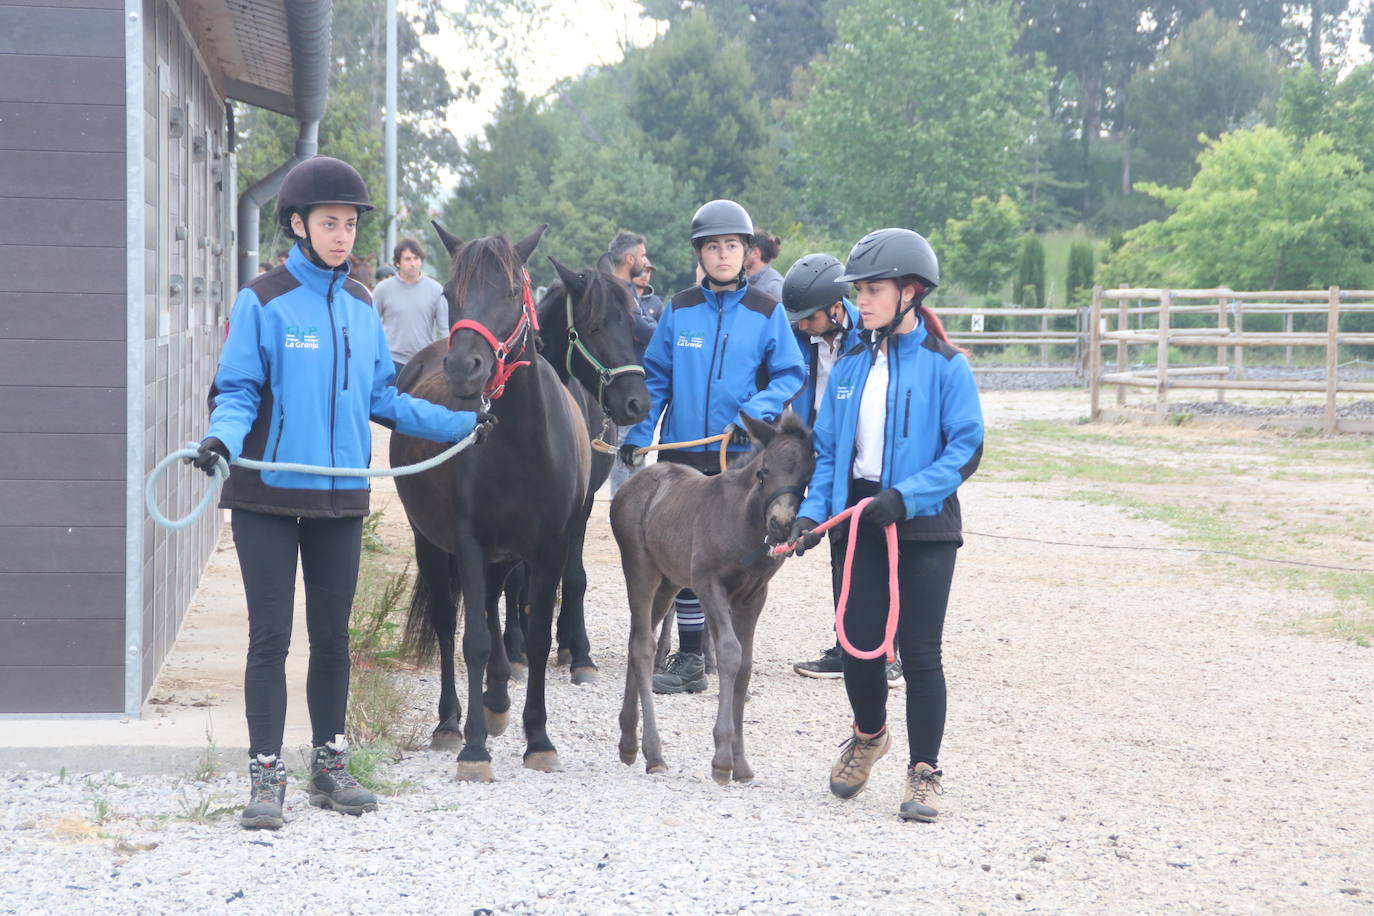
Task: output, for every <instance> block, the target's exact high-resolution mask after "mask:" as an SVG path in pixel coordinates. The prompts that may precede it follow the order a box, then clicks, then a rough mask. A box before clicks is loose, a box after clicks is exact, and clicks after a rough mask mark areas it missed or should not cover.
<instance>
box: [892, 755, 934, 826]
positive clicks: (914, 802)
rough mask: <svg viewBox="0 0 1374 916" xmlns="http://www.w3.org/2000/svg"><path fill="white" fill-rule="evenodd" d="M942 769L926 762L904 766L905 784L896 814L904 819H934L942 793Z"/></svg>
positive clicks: (928, 820) (927, 820)
mask: <svg viewBox="0 0 1374 916" xmlns="http://www.w3.org/2000/svg"><path fill="white" fill-rule="evenodd" d="M943 775H944V772H943V771H942V770H937V769H935V768H933V767H932V766H931V765H930V764H928V763H918V764H916V765H915V766H909V767H907V768H906V786H905V787H903V789H902V804H901V806H900V807H899V808H898V809H897V815H898V817H900V818H901V819H902V820H904V821H926V822H930V821H933V820H935V816H936V815H937V814H939V813H940V806H939V801H938V799H939V796H941V795H943V794H944V791H945V790H944V787H943V786H941V785H940V777H941V776H943Z"/></svg>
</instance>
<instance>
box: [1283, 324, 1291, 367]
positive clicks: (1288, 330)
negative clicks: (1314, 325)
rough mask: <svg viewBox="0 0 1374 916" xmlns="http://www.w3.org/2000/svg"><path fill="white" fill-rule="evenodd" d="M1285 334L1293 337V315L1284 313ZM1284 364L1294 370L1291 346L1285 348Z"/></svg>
mask: <svg viewBox="0 0 1374 916" xmlns="http://www.w3.org/2000/svg"><path fill="white" fill-rule="evenodd" d="M1283 333H1285V334H1287V335H1289V336H1292V334H1293V313H1292V312H1284V313H1283ZM1283 364H1284V366H1286V367H1287V368H1289V369H1292V368H1293V346H1292V345H1291V344H1290V345H1288V346H1286V347H1284V348H1283Z"/></svg>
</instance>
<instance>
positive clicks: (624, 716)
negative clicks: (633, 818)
mask: <svg viewBox="0 0 1374 916" xmlns="http://www.w3.org/2000/svg"><path fill="white" fill-rule="evenodd" d="M638 559H641V558H636V560H638ZM622 562H623V561H622ZM644 566H645V564H642V563H639V562H636V563H635V564H634V567H635V568H634V569H630V568H628V567H626V569H625V594H626V596H627V598H628V599H629V605H630V645H629V651H628V652H627V653H626V661H627V664H626V666H625V700H624V702H623V703H622V704H621V707H620V762H621V763H623V764H625V765H626V766H628V765H630V764H632V763H634V762H635V756H636V753H637V752H638V749H639V738H638V734H637V733H638V731H639V695H640V693H641V692H642V691H643V689H644V682H645V681H646V680H648V681H649V682H650V684H652V679H653V672H652V671H651V670H649V669H648V666H649V665H650V664H651V663H652V661H653V656H654V628H653V614H654V597H655V595H656V594H657V593H658V584H659V580H660V578H661V577H660V576H658V574H657V573H656V572H655V571H654V570H653V569H651V568H644ZM650 692H651V693H652V691H650ZM648 702H650V703H652V702H653V701H652V700H650V701H648ZM645 712H646V715H652V714H653V712H652V708H649V709H646V710H645ZM646 756H647V755H646Z"/></svg>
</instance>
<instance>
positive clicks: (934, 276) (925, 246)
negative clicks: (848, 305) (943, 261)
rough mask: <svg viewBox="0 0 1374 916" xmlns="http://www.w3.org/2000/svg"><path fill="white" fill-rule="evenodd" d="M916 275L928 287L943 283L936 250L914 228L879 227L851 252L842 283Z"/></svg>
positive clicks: (839, 279)
mask: <svg viewBox="0 0 1374 916" xmlns="http://www.w3.org/2000/svg"><path fill="white" fill-rule="evenodd" d="M899 277H915V278H916V279H918V280H920V281H921V282H922V283H923V284H924V285H925V287H926V289H927V290H930V289H934V288H935V287H937V286H939V285H940V261H939V259H938V258H936V257H935V249H933V248H931V247H930V243H929V242H927V241H926V240H925V238H924V237H922V236H921V235H920V234H919V233H916V232H912V231H911V230H910V229H877V230H875V231H873V232H870V233H869V234H868V235H866V236H864V237H863V238H861V239H859V241H857V242H856V243H855V244H854V247H853V248H851V249H850V251H849V260H847V261H845V264H844V273H843V274H842V275H841V276H839V277H836V280H837V281H839V282H840V283H854V282H857V281H859V280H887V279H891V280H896V279H898V278H899Z"/></svg>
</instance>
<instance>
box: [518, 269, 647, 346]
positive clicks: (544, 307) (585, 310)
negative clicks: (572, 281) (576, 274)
mask: <svg viewBox="0 0 1374 916" xmlns="http://www.w3.org/2000/svg"><path fill="white" fill-rule="evenodd" d="M583 276H584V278H585V280H586V289H584V290H583V292H582V298H581V299H579V300H578V309H577V328H578V331H579V332H585V333H588V334H594V333H596V332H597V331H599V330H601V326H602V325H603V324H605V323H606V310H607V309H608V308H610V307H611V306H612V304H615V305H619V303H614V299H615V297H616V290H617V288H619V289H624V287H623V286H620V281H619V280H617V279H616V278H615V277H612V276H610V275H609V274H605V273H602V272H601V271H599V270H589V271H587V272H586V273H585V274H584V275H583ZM568 295H569V294H568V290H567V288H566V287H565V286H564V285H563V281H562V280H561V279H557V280H554V281H553V283H552V284H551V285H550V286H549V288H548V290H546V291H545V293H544V296H543V298H542V299H540V300H539V305H538V306H537V308H536V311H537V312H538V313H539V323H540V324H541V325H543V324H545V323H546V322H545V315H546V313H547V312H549V311H550V310H552V309H555V308H559V307H562V306H563V305H564V303H565V302H566V301H567V298H568ZM627 295H628V293H627Z"/></svg>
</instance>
